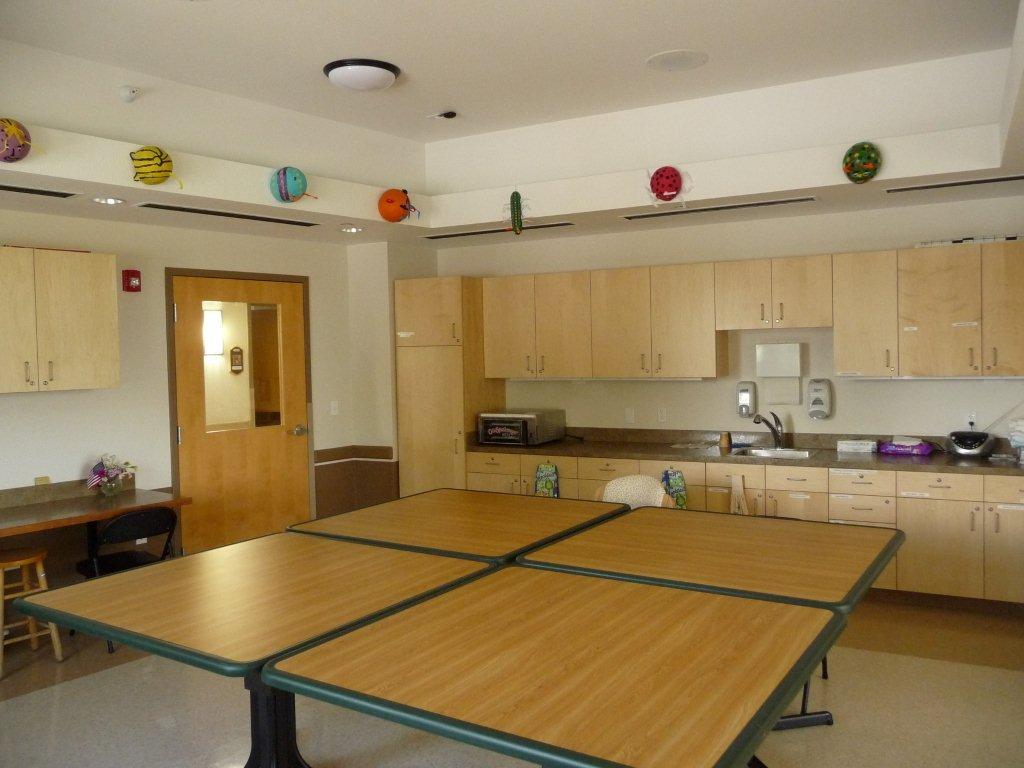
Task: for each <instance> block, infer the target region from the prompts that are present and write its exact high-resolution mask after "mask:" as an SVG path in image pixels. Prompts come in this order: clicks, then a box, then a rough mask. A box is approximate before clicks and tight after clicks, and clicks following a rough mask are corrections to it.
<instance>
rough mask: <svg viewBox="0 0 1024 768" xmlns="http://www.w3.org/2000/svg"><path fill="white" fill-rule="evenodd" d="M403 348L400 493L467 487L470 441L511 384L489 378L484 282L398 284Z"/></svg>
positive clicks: (399, 360)
mask: <svg viewBox="0 0 1024 768" xmlns="http://www.w3.org/2000/svg"><path fill="white" fill-rule="evenodd" d="M395 347H396V353H395V357H396V370H397V387H396V389H397V393H398V461H399V464H398V485H399V493H400V494H401V495H402V496H409V495H410V494H414V493H422V492H423V491H429V490H432V489H434V488H465V486H466V435H467V434H469V433H470V431H471V430H474V429H475V428H476V416H477V414H478V413H480V412H481V411H490V410H500V409H503V408H504V407H505V382H504V381H503V380H500V379H485V378H484V340H483V290H482V283H481V280H480V279H479V278H472V277H425V278H416V279H412V280H396V281H395Z"/></svg>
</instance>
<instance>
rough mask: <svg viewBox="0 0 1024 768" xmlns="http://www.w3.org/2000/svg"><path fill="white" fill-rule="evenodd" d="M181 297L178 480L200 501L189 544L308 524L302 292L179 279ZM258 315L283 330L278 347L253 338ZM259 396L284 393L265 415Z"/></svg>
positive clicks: (186, 513)
mask: <svg viewBox="0 0 1024 768" xmlns="http://www.w3.org/2000/svg"><path fill="white" fill-rule="evenodd" d="M173 293H174V303H175V306H176V309H177V322H176V323H175V325H174V357H175V367H174V369H175V391H176V407H177V419H178V425H179V427H180V430H181V431H180V444H179V445H178V478H177V481H178V490H179V492H180V493H181V494H182V495H184V496H189V497H191V498H192V503H191V504H190V505H188V506H187V507H185V508H183V510H182V518H181V533H182V546H183V547H184V549H185V551H186V552H190V553H191V552H197V551H200V550H204V549H210V548H211V547H218V546H222V545H224V544H229V543H232V542H236V541H241V540H243V539H251V538H254V537H257V536H263V535H266V534H268V533H275V532H278V531H281V530H283V529H284V528H285V527H286V526H288V525H291V524H293V523H298V522H301V521H303V520H308V519H309V516H310V504H309V482H310V449H309V438H308V437H307V432H308V429H307V425H308V424H309V421H308V415H307V414H308V411H307V403H308V398H309V396H308V390H307V386H306V385H307V381H306V370H307V368H306V366H307V357H306V334H305V308H304V306H303V305H304V296H303V289H302V285H301V284H300V283H293V282H275V281H264V280H232V279H223V278H206V277H185V276H176V277H174V278H173ZM253 312H259V313H261V317H260V320H259V321H258V322H259V324H260V325H261V327H263V326H265V325H266V324H268V323H271V322H272V323H273V324H274V325H275V326H276V328H277V339H276V341H277V344H276V345H273V344H271V345H264V344H262V343H260V341H259V338H258V337H253V336H252V334H251V328H252V325H253V324H252V321H251V314H252V313H253ZM218 313H219V315H218ZM236 348H237V349H236ZM232 352H235V353H236V354H232ZM274 355H276V358H275V357H274ZM257 358H259V359H257ZM239 368H240V370H239ZM268 371H269V373H268ZM265 378H267V379H276V381H274V382H270V381H269V380H268V381H264V379H265ZM275 385H276V386H275ZM258 390H259V391H264V392H267V391H272V392H273V393H274V396H273V400H272V401H271V400H267V399H266V398H264V399H263V402H264V405H263V406H261V407H263V408H264V410H262V411H259V412H257V410H256V403H255V399H254V394H253V393H254V392H255V391H258ZM271 402H272V403H273V404H272V405H268V403H271ZM274 408H276V409H277V410H276V411H275V410H273V409H274ZM267 409H270V410H267Z"/></svg>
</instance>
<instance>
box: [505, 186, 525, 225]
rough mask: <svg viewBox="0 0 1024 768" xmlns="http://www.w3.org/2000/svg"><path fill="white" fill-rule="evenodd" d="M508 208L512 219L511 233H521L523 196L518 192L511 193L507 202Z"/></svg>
mask: <svg viewBox="0 0 1024 768" xmlns="http://www.w3.org/2000/svg"><path fill="white" fill-rule="evenodd" d="M508 208H509V212H510V213H511V218H512V232H513V233H514V234H517V235H521V234H522V233H523V196H522V195H520V194H519V192H513V193H512V196H511V197H510V198H509V200H508Z"/></svg>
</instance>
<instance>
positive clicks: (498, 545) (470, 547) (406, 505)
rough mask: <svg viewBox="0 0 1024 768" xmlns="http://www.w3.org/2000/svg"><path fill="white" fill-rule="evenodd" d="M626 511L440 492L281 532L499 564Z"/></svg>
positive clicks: (480, 493) (590, 503)
mask: <svg viewBox="0 0 1024 768" xmlns="http://www.w3.org/2000/svg"><path fill="white" fill-rule="evenodd" d="M628 509H629V508H628V507H626V506H624V505H622V504H607V503H605V502H598V501H576V500H575V499H551V498H545V497H539V496H518V495H515V494H508V493H486V492H483V491H463V490H455V489H452V488H443V489H440V490H436V491H427V492H425V493H419V494H415V495H413V496H406V497H405V498H402V499H398V500H396V501H389V502H385V503H384V504H377V505H376V506H373V507H365V508H363V509H357V510H355V511H353V512H345V513H343V514H340V515H335V516H333V517H326V518H323V519H322V520H314V521H312V522H309V523H300V524H297V525H293V526H291V527H290V528H289V529H288V530H290V531H297V532H299V533H311V534H316V535H319V536H330V537H332V538H336V539H344V540H347V541H358V542H364V543H370V544H377V545H381V546H389V547H399V548H401V549H410V550H413V551H416V552H429V553H432V554H441V555H449V556H452V557H465V558H469V559H471V560H482V561H484V562H489V563H501V562H507V561H510V560H513V559H515V557H516V556H517V555H519V554H521V553H523V552H526V551H529V550H530V549H533V548H535V547H538V546H540V545H542V544H546V543H548V542H550V541H554V540H556V539H558V538H561V537H562V536H565V535H567V534H570V533H573V532H576V531H580V530H584V529H586V528H587V527H589V526H591V525H594V524H596V523H599V522H601V521H603V520H607V519H609V518H611V517H614V516H616V515H619V514H622V513H623V512H626V511H628Z"/></svg>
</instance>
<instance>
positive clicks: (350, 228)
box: [341, 224, 363, 235]
mask: <svg viewBox="0 0 1024 768" xmlns="http://www.w3.org/2000/svg"><path fill="white" fill-rule="evenodd" d="M341 231H342V232H348V233H349V234H350V235H354V234H356V233H357V232H362V231H363V228H362V227H357V226H356V225H355V224H342V225H341Z"/></svg>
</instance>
